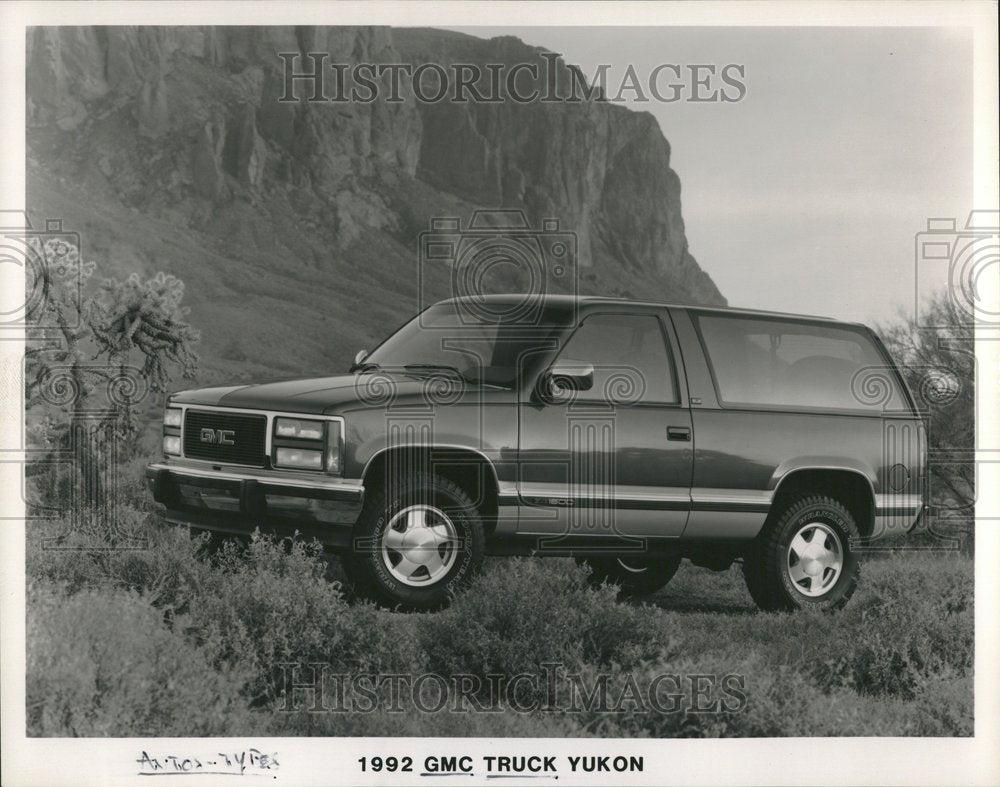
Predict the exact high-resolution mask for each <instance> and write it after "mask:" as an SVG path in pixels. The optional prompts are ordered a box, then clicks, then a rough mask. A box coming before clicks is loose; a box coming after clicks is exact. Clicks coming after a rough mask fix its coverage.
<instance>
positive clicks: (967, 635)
mask: <svg viewBox="0 0 1000 787" xmlns="http://www.w3.org/2000/svg"><path fill="white" fill-rule="evenodd" d="M871 569H872V570H870V571H869V576H868V577H866V583H867V584H866V587H865V591H864V595H863V596H862V598H861V599H859V602H858V604H857V605H856V606H855V607H848V609H847V610H845V613H844V614H843V615H842V616H841V617H840V619H839V620H838V622H837V623H838V625H837V629H838V631H839V633H840V637H838V640H837V642H836V644H835V646H834V647H833V648H831V649H830V650H829V651H828V653H827V659H826V662H825V664H824V668H823V669H822V670H820V671H819V672H818V673H817V675H816V678H817V680H818V681H819V682H820V683H821V684H822V685H825V686H848V687H851V688H853V689H854V690H855V691H857V692H859V693H861V694H871V695H876V696H878V695H888V696H897V697H901V698H903V699H907V700H911V699H914V698H916V697H917V695H918V694H920V693H921V691H922V689H923V687H924V685H925V684H926V683H927V682H928V681H931V680H933V679H935V677H936V676H939V675H954V676H958V677H961V676H963V675H965V674H967V673H968V672H969V671H970V670H971V669H972V666H973V657H974V649H975V620H974V611H973V604H972V599H973V576H972V562H971V561H969V560H966V559H962V558H955V559H950V560H949V559H944V560H942V559H937V560H934V561H933V562H932V563H929V562H928V559H927V558H924V557H918V556H914V555H907V556H902V557H900V558H898V559H893V560H890V561H884V562H883V563H881V564H874V565H873V566H872V567H871ZM931 569H933V570H931ZM929 576H930V577H932V578H933V580H932V581H933V584H932V585H931V586H928V577H929Z"/></svg>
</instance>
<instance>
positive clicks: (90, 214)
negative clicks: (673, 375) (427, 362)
mask: <svg viewBox="0 0 1000 787" xmlns="http://www.w3.org/2000/svg"><path fill="white" fill-rule="evenodd" d="M310 51H320V52H329V53H330V61H331V62H338V63H359V62H372V63H398V62H410V63H418V62H436V63H444V64H447V63H449V62H459V61H461V62H475V63H486V62H504V63H516V62H526V61H531V60H537V59H538V58H539V53H538V51H536V50H534V49H532V48H530V47H527V46H525V45H524V44H522V43H521V42H520V41H517V40H516V39H512V38H498V39H493V40H491V41H484V40H480V39H476V38H471V37H468V36H462V35H459V34H454V33H445V32H442V31H435V30H390V29H386V28H370V27H361V28H348V27H336V28H293V27H284V28H264V27H243V28H235V27H234V28H208V27H202V28H196V27H175V28H151V27H150V28H135V27H133V28H129V27H108V28H71V27H61V28H35V29H33V30H32V31H30V33H29V36H28V69H27V73H28V83H27V99H28V107H27V109H28V124H29V128H28V150H29V162H28V164H29V170H28V171H29V210H30V211H31V212H32V214H33V215H34V216H36V217H38V218H53V217H54V218H62V219H64V221H65V222H66V224H67V226H68V227H70V228H72V229H78V230H82V232H83V239H84V248H85V255H87V256H89V257H91V258H94V259H96V260H98V262H99V263H101V264H102V265H103V266H104V267H105V269H106V270H109V272H119V273H120V272H124V271H125V270H131V269H139V270H140V271H144V272H150V273H151V272H153V271H154V270H156V269H165V270H169V271H171V272H174V273H176V274H178V275H180V276H181V277H182V278H183V279H184V280H185V281H186V282H187V283H188V291H189V296H188V300H189V302H190V303H191V305H192V307H193V313H192V322H194V323H195V324H196V325H198V326H199V327H202V328H203V333H204V334H205V342H206V347H205V355H206V358H207V359H208V360H209V362H210V365H213V364H214V366H216V367H218V368H220V369H223V370H226V371H229V372H232V371H240V372H244V371H253V367H254V364H259V365H260V366H265V367H267V368H269V369H279V370H288V371H299V370H303V369H305V368H313V367H317V368H320V367H322V368H327V367H328V366H329V364H330V363H331V362H332V363H333V364H334V365H337V364H341V363H343V362H345V361H346V359H347V358H348V357H350V355H353V350H354V349H356V348H357V347H358V346H361V345H365V346H367V345H370V344H371V343H372V341H373V340H375V339H376V338H377V337H380V336H382V335H384V333H385V332H386V331H387V330H388V329H390V328H391V327H393V326H395V325H396V324H398V323H399V322H400V320H401V319H403V318H404V317H405V316H407V315H408V314H410V313H411V312H412V311H413V309H414V308H416V307H418V306H419V305H420V303H421V302H422V301H425V300H427V299H428V298H430V299H433V298H436V297H443V296H447V295H450V294H451V290H452V287H451V279H450V272H449V271H448V270H446V269H443V268H442V269H440V270H439V269H434V270H430V269H428V268H427V267H426V266H422V265H420V264H419V261H418V258H417V245H418V236H419V234H420V233H421V232H423V231H426V230H427V229H428V228H429V226H430V219H431V218H432V217H435V216H454V217H457V218H460V219H462V220H463V221H465V220H467V219H468V217H469V216H470V215H471V213H472V211H473V210H474V209H476V208H495V207H506V208H518V209H522V210H523V211H524V212H525V214H526V215H527V217H528V218H529V220H530V221H531V223H532V225H533V226H535V227H540V226H541V222H542V220H543V219H550V218H556V219H558V220H559V221H560V227H561V229H563V230H566V231H570V232H573V233H576V236H577V238H578V250H579V257H578V260H577V261H576V262H577V263H578V264H576V265H574V267H573V271H572V274H573V275H572V277H568V278H567V277H564V279H563V280H562V281H561V282H560V283H555V284H553V287H554V288H555V289H567V288H569V286H570V285H568V284H567V283H566V282H567V281H569V280H570V279H572V280H573V281H574V282H575V284H574V285H573V286H575V288H577V289H579V290H580V291H581V292H585V293H600V294H619V295H633V296H635V295H641V296H643V297H655V298H662V299H670V300H676V301H688V302H700V303H716V304H717V303H724V299H723V298H722V297H721V295H720V294H719V292H718V290H717V289H716V288H715V286H714V284H713V283H712V281H711V279H710V278H709V277H708V276H707V275H706V274H705V273H704V272H703V271H702V270H701V269H700V268H699V267H698V265H697V263H696V262H695V261H694V259H693V258H692V257H691V255H690V254H689V253H688V251H687V242H686V240H685V237H684V224H683V220H682V217H681V209H680V184H679V181H678V179H677V176H676V175H675V173H674V172H673V171H672V170H671V169H670V148H669V145H668V144H667V142H666V140H665V139H664V138H663V136H662V134H661V132H660V130H659V127H658V126H657V124H656V122H655V120H654V119H653V118H652V117H651V116H650V115H648V114H645V113H634V112H631V111H629V110H627V109H624V108H622V107H614V106H610V105H608V104H604V103H600V102H583V103H575V104H541V103H537V102H536V103H532V104H527V105H518V104H516V103H514V102H509V101H505V102H502V103H495V104H476V103H467V104H455V103H450V102H447V101H445V102H440V103H436V104H429V103H425V102H419V101H417V100H415V98H414V96H413V94H412V92H410V91H409V89H408V87H407V83H406V82H405V81H404V85H403V96H402V97H403V99H404V100H403V101H402V102H398V103H394V102H389V101H385V100H383V99H381V98H380V99H379V100H376V101H373V102H371V103H360V102H352V103H333V102H326V103H309V102H293V103H282V102H280V101H279V100H278V99H279V97H280V96H281V95H282V93H283V91H284V78H283V70H282V69H283V65H282V62H281V60H280V59H279V57H278V53H279V52H300V53H301V52H310ZM561 68H565V67H564V66H561ZM384 84H387V83H384ZM299 92H300V94H304V93H305V92H306V88H303V87H301V86H300V87H299ZM418 275H419V276H420V277H421V278H420V282H419V286H418ZM518 284H519V282H518V281H517V276H516V275H513V274H509V273H508V274H507V278H506V279H505V278H504V277H503V276H500V277H499V278H498V279H497V280H496V281H494V282H492V283H491V284H490V285H489V286H490V287H492V288H494V289H503V288H505V287H516V286H518ZM359 304H363V308H362V309H359V308H358V306H359ZM248 311H249V312H251V314H248V313H247V312H248ZM253 312H256V319H254V314H253ZM261 316H267V317H270V318H272V319H270V320H261V319H260V317H261ZM282 318H283V319H282ZM283 320H284V321H287V324H285V322H284V321H283ZM317 326H322V329H323V330H322V331H321V332H320V333H321V335H320V336H317V330H316V327H317ZM338 339H344V340H345V342H344V343H343V344H342V343H341V342H340V341H338ZM291 346H294V347H295V350H294V351H292V352H291V353H289V350H288V348H289V347H291ZM251 347H252V348H255V351H251ZM289 355H291V357H289ZM227 367H228V368H227Z"/></svg>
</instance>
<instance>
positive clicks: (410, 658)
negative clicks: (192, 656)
mask: <svg viewBox="0 0 1000 787" xmlns="http://www.w3.org/2000/svg"><path fill="white" fill-rule="evenodd" d="M215 563H216V566H215V571H214V572H213V576H212V580H211V582H210V583H209V584H208V585H207V586H206V587H204V588H202V592H200V593H199V595H198V596H197V598H196V599H195V600H193V601H192V603H191V605H190V613H191V615H190V617H191V623H192V625H193V626H194V628H195V629H196V630H197V632H198V636H200V637H202V638H205V639H209V640H216V641H218V642H219V643H220V645H221V648H220V650H219V657H220V659H221V661H222V662H223V663H226V664H229V665H232V666H233V667H235V666H243V667H245V668H247V669H248V670H249V671H250V672H251V674H252V676H253V677H252V679H251V681H250V682H249V684H248V686H247V688H246V694H247V697H248V699H249V701H250V702H251V703H252V705H253V706H255V707H256V706H260V705H266V704H271V703H275V702H277V701H278V700H279V698H280V697H281V695H282V692H283V691H284V689H285V679H286V674H287V665H289V664H309V663H322V664H325V665H327V668H328V669H329V670H331V671H332V672H335V673H341V672H343V673H358V672H373V671H374V672H383V671H392V670H394V669H400V668H405V669H407V670H410V669H414V668H418V669H419V668H420V665H421V661H422V657H421V656H420V654H419V650H418V648H417V646H416V640H415V637H413V636H412V634H411V633H410V632H411V629H412V627H411V626H410V625H409V624H406V623H402V622H401V623H400V624H399V625H395V624H393V623H392V622H391V620H390V619H391V618H392V617H396V618H399V617H401V616H392V615H390V614H389V613H383V612H379V611H378V610H376V609H375V608H374V607H371V606H367V605H360V606H357V607H353V608H352V607H350V606H349V605H348V604H347V602H346V601H345V599H344V596H343V594H342V592H341V588H340V585H339V584H338V583H335V582H330V581H328V580H327V579H326V576H325V574H326V568H327V567H326V563H325V561H324V559H323V557H322V551H321V549H320V547H319V545H318V544H317V543H315V542H314V543H312V544H306V543H304V542H302V541H299V540H294V541H293V540H290V539H286V540H283V541H282V540H277V539H274V538H270V537H263V536H259V535H255V536H254V538H253V539H252V540H251V542H250V544H249V545H248V546H247V547H245V548H244V547H243V546H242V545H240V544H238V543H237V542H235V541H230V542H227V543H226V545H225V546H224V548H223V549H222V551H221V552H220V553H219V554H218V555H217V556H216V559H215Z"/></svg>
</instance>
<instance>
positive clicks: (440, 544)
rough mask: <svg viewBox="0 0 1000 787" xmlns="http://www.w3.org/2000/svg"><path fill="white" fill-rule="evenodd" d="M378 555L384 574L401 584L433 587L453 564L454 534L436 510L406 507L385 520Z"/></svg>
mask: <svg viewBox="0 0 1000 787" xmlns="http://www.w3.org/2000/svg"><path fill="white" fill-rule="evenodd" d="M381 552H382V562H383V564H384V565H385V567H386V569H387V570H388V572H389V573H390V574H391V575H392V576H393V577H394V578H395V579H397V580H399V581H400V582H402V583H403V584H404V585H410V586H412V587H420V586H424V585H433V584H435V583H437V582H438V581H440V580H441V579H442V577H444V576H445V575H446V574H447V573H448V572H449V571H450V570H451V567H452V566H453V565H454V564H455V559H456V557H457V556H458V531H457V530H456V528H455V524H454V522H452V521H451V518H450V517H449V516H448V515H447V514H445V513H444V512H443V511H442V510H441V509H440V508H437V507H435V506H431V505H423V504H418V505H412V506H407V507H406V508H404V509H403V510H402V511H400V512H399V513H397V514H396V515H395V516H394V517H393V518H392V519H391V520H390V521H389V525H388V526H387V527H386V529H385V531H384V532H383V534H382V549H381Z"/></svg>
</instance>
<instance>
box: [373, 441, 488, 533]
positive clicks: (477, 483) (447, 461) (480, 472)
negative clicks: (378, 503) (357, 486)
mask: <svg viewBox="0 0 1000 787" xmlns="http://www.w3.org/2000/svg"><path fill="white" fill-rule="evenodd" d="M414 472H430V473H436V474H437V475H440V476H441V477H443V478H447V479H448V480H450V481H453V482H454V483H456V484H458V485H459V486H460V487H462V489H463V490H465V492H467V493H468V494H469V496H470V497H471V498H472V500H473V503H474V504H475V505H476V507H477V508H478V509H479V512H480V515H481V516H482V518H483V525H484V527H485V530H486V532H487V534H489V533H490V532H492V530H493V529H494V527H495V526H496V521H497V510H498V500H499V487H500V485H499V481H498V479H497V472H496V467H495V466H494V465H493V462H492V461H491V460H490V459H489V457H488V456H486V454H484V453H483V452H482V451H478V450H476V449H474V448H469V447H465V446H452V445H429V446H428V445H402V446H391V447H386V448H382V449H381V450H379V451H377V452H376V453H375V454H373V455H372V456H371V458H370V459H369V460H368V461H367V463H366V464H365V468H364V471H363V473H362V483H363V484H364V487H365V490H366V495H365V498H366V499H371V498H372V497H374V496H373V495H370V494H367V492H368V490H371V489H375V488H378V486H379V485H382V484H385V483H386V479H387V478H388V477H389V476H390V474H394V473H399V474H403V475H406V474H410V473H414Z"/></svg>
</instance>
